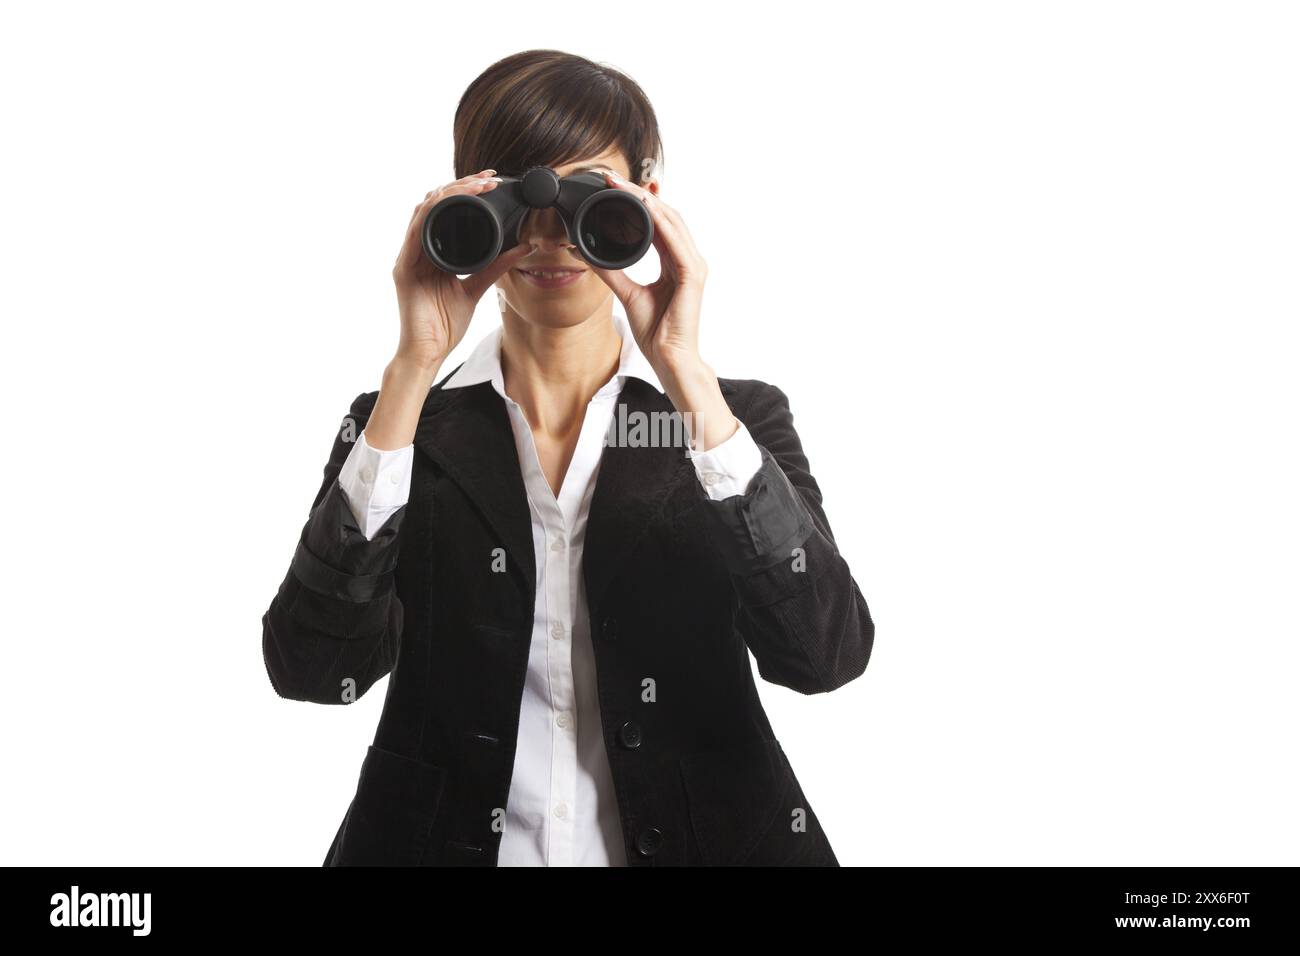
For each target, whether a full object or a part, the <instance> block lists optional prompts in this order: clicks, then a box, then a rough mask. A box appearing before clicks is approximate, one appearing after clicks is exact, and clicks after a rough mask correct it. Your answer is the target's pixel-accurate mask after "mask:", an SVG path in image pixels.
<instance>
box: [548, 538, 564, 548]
mask: <svg viewBox="0 0 1300 956" xmlns="http://www.w3.org/2000/svg"><path fill="white" fill-rule="evenodd" d="M551 550H552V551H563V550H564V539H563V538H553V539H551Z"/></svg>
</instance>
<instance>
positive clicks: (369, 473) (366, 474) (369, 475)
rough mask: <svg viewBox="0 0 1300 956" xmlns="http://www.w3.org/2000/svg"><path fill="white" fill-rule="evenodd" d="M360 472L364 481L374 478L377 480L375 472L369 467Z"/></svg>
mask: <svg viewBox="0 0 1300 956" xmlns="http://www.w3.org/2000/svg"><path fill="white" fill-rule="evenodd" d="M359 474H360V475H361V480H362V481H374V480H375V473H374V472H373V471H371V470H370V469H369V468H362V469H361V471H360V472H359Z"/></svg>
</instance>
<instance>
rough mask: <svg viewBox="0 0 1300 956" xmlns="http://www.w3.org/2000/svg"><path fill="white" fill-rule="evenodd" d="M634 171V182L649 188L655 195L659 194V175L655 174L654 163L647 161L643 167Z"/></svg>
mask: <svg viewBox="0 0 1300 956" xmlns="http://www.w3.org/2000/svg"><path fill="white" fill-rule="evenodd" d="M634 173H635V178H634V179H633V182H635V183H636V184H637V185H638V186H640V187H641V188H643V189H648V190H649V191H650V192H651V193H652V194H653V195H655V196H658V195H659V177H657V176H656V175H654V173H655V165H654V163H652V162H649V161H647V162H646V163H645V164H644V165H643V166H642V169H640V170H634Z"/></svg>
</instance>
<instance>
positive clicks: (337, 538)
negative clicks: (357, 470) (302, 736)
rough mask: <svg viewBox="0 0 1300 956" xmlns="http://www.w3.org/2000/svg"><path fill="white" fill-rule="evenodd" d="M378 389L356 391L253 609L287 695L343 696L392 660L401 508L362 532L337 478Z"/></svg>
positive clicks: (265, 651) (279, 688)
mask: <svg viewBox="0 0 1300 956" xmlns="http://www.w3.org/2000/svg"><path fill="white" fill-rule="evenodd" d="M378 396H379V393H378V392H366V393H363V394H361V395H359V396H357V398H356V399H355V400H354V401H353V403H352V407H351V409H350V410H349V412H348V415H347V416H346V417H344V419H343V422H342V424H341V425H340V426H339V431H338V433H337V434H336V435H335V437H334V445H333V447H332V449H331V450H330V455H329V460H328V461H327V462H326V464H325V471H324V477H323V480H322V481H321V486H320V490H319V491H318V492H317V493H316V499H315V501H314V502H313V503H312V507H311V510H310V512H309V514H308V517H307V521H306V523H305V524H304V525H303V528H302V532H301V534H300V535H299V538H298V543H297V547H296V548H295V550H294V553H293V558H292V560H291V561H290V564H289V569H288V572H287V573H286V574H285V576H284V580H283V581H282V582H281V584H280V588H279V591H277V593H276V595H275V597H274V598H273V599H272V600H271V605H270V607H269V608H268V609H267V611H266V613H265V614H264V615H263V616H262V656H263V659H264V661H265V665H266V672H267V676H268V677H270V679H271V685H272V687H274V688H275V691H276V693H278V694H279V695H280V696H281V697H285V698H288V699H290V700H304V701H311V702H313V703H318V704H348V703H352V702H353V701H355V700H358V699H360V698H361V696H362V695H363V694H364V693H365V692H366V691H367V690H369V689H370V687H371V686H372V685H373V684H374V683H375V682H376V681H378V680H379V679H380V678H381V677H383V676H385V675H386V674H388V673H389V672H390V671H391V670H392V668H393V665H394V663H395V662H396V659H397V646H398V641H399V639H400V637H401V631H402V602H401V600H400V599H399V598H398V596H397V593H396V589H395V586H394V568H395V567H396V564H397V549H398V543H399V532H400V530H401V525H402V521H403V519H404V518H405V515H406V510H407V509H406V507H405V506H403V507H401V508H399V509H398V510H397V511H395V512H394V513H393V514H392V515H391V516H390V517H389V518H388V519H387V521H385V522H384V524H383V525H381V526H380V527H379V529H378V530H377V531H375V533H374V537H373V538H369V539H368V538H367V537H366V535H365V534H363V533H362V530H361V528H360V527H359V525H358V522H357V519H356V517H355V516H354V515H353V512H352V509H351V507H350V505H349V503H348V500H347V497H346V495H344V493H343V488H342V486H341V485H340V484H339V472H340V471H341V470H342V468H343V463H344V462H345V461H346V460H347V457H348V453H349V451H351V449H352V447H353V444H354V443H355V441H356V440H357V436H359V435H360V434H361V432H362V430H363V429H364V428H365V426H366V421H367V420H368V419H369V417H370V413H371V412H372V411H373V410H374V406H375V401H376V399H377V398H378Z"/></svg>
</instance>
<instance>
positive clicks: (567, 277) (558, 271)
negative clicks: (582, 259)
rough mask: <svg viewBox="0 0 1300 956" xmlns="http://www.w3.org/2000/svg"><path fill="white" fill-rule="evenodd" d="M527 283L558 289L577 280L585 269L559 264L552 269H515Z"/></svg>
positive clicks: (542, 287) (543, 287) (538, 286)
mask: <svg viewBox="0 0 1300 956" xmlns="http://www.w3.org/2000/svg"><path fill="white" fill-rule="evenodd" d="M515 271H516V272H518V273H519V274H520V275H521V276H523V277H524V281H526V282H527V283H528V284H529V285H533V286H536V287H537V288H539V289H559V288H562V287H563V286H566V285H571V284H573V283H574V282H577V281H578V279H579V278H581V277H582V274H583V273H584V272H586V271H587V270H586V269H574V268H570V267H568V266H559V267H557V268H554V269H519V268H516V269H515Z"/></svg>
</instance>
